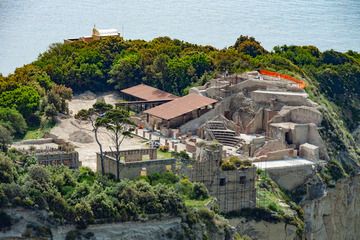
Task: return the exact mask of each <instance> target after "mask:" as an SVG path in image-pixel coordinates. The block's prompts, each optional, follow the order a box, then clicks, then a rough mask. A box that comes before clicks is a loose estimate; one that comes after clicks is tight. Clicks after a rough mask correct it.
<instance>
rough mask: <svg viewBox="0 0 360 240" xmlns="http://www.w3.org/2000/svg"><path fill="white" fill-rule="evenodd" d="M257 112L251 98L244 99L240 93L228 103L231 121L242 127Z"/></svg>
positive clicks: (256, 105) (257, 107)
mask: <svg viewBox="0 0 360 240" xmlns="http://www.w3.org/2000/svg"><path fill="white" fill-rule="evenodd" d="M258 110H259V106H258V104H256V103H255V102H254V101H253V100H251V98H247V97H245V95H244V94H243V93H242V92H240V93H238V94H236V95H235V96H234V97H233V98H232V99H231V101H230V105H229V111H230V115H231V116H232V119H231V120H233V121H234V122H236V123H240V125H242V126H246V125H247V124H248V123H249V122H250V121H251V120H252V119H253V118H254V117H255V114H256V112H257V111H258Z"/></svg>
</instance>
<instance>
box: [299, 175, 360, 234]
mask: <svg viewBox="0 0 360 240" xmlns="http://www.w3.org/2000/svg"><path fill="white" fill-rule="evenodd" d="M303 209H304V218H305V237H306V239H316V240H325V239H326V240H332V239H333V240H338V239H359V236H360V221H359V219H360V175H358V176H355V177H350V178H346V179H343V180H340V181H339V182H338V183H337V184H336V187H335V188H333V189H327V193H326V194H325V196H323V197H321V198H319V199H315V200H311V201H306V202H305V203H304V206H303Z"/></svg>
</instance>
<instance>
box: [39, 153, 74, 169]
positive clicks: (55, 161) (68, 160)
mask: <svg viewBox="0 0 360 240" xmlns="http://www.w3.org/2000/svg"><path fill="white" fill-rule="evenodd" d="M35 157H36V159H37V161H38V163H39V164H42V165H62V164H63V165H65V166H68V167H70V168H78V167H80V166H81V162H80V161H79V153H78V152H76V151H72V152H63V151H50V152H49V151H46V152H45V151H44V152H39V153H35Z"/></svg>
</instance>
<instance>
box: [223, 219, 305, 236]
mask: <svg viewBox="0 0 360 240" xmlns="http://www.w3.org/2000/svg"><path fill="white" fill-rule="evenodd" d="M229 222H230V224H231V225H233V226H235V227H236V231H237V232H239V233H240V234H241V235H242V236H249V237H250V238H251V239H259V240H260V239H261V240H297V239H299V237H298V236H297V234H296V226H293V225H289V224H286V223H284V222H278V223H270V222H266V221H258V222H257V221H255V220H250V221H248V220H246V219H245V218H233V219H230V220H229Z"/></svg>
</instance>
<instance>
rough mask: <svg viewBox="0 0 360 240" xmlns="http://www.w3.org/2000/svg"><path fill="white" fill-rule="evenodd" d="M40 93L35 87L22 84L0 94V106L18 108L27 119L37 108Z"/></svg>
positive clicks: (29, 118)
mask: <svg viewBox="0 0 360 240" xmlns="http://www.w3.org/2000/svg"><path fill="white" fill-rule="evenodd" d="M39 105H40V95H39V93H38V92H37V91H36V89H35V88H33V87H29V86H22V87H19V88H17V89H15V90H13V91H6V92H2V93H1V94H0V106H1V107H10V108H15V109H16V110H18V111H19V112H20V113H21V114H22V115H23V116H24V117H25V118H26V119H27V120H28V121H29V120H31V117H32V116H33V115H34V113H35V112H36V111H37V110H38V107H39Z"/></svg>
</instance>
